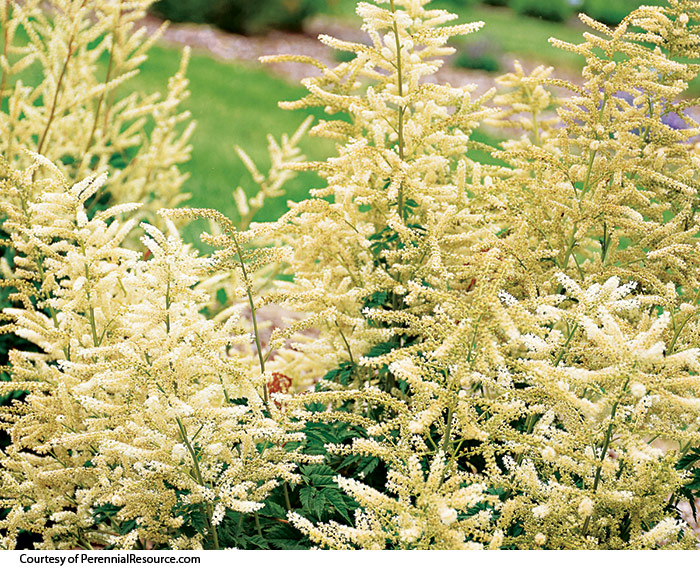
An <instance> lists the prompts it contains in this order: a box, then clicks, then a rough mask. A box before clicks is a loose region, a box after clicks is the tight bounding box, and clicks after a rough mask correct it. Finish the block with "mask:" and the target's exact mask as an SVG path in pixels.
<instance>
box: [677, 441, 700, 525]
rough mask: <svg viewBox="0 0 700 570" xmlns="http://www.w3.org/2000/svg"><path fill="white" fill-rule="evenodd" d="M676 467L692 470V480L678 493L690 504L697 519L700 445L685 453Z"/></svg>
mask: <svg viewBox="0 0 700 570" xmlns="http://www.w3.org/2000/svg"><path fill="white" fill-rule="evenodd" d="M676 469H678V470H687V471H689V472H690V480H689V481H686V483H685V484H684V485H683V486H682V487H681V488H680V490H679V491H678V494H679V495H680V497H681V498H682V499H684V500H686V501H688V504H690V508H691V510H692V512H693V518H695V520H697V516H698V513H697V507H696V505H695V502H696V501H697V500H698V499H700V447H694V448H692V449H690V450H688V452H687V453H686V454H685V455H683V456H682V457H681V458H680V459H679V460H678V462H677V463H676Z"/></svg>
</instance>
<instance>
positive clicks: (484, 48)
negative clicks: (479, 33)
mask: <svg viewBox="0 0 700 570" xmlns="http://www.w3.org/2000/svg"><path fill="white" fill-rule="evenodd" d="M501 51H502V50H501V48H500V46H499V45H498V42H497V41H496V40H495V39H494V38H492V37H488V36H484V37H483V38H477V39H476V40H470V41H465V42H462V44H461V45H459V46H458V47H457V53H456V55H455V56H454V59H453V60H452V63H453V64H454V65H456V66H457V67H462V68H464V69H480V70H482V71H489V72H496V71H498V70H499V69H500V68H501V64H500V61H499V56H498V54H499V53H500V52H501Z"/></svg>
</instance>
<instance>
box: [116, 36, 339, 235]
mask: <svg viewBox="0 0 700 570" xmlns="http://www.w3.org/2000/svg"><path fill="white" fill-rule="evenodd" d="M179 58H180V50H179V49H177V48H173V47H166V46H160V45H159V46H155V47H154V48H153V49H152V50H151V52H150V54H149V59H148V61H147V62H146V63H145V64H144V65H143V66H142V71H141V73H140V74H139V76H137V77H136V78H135V79H134V80H132V81H131V82H130V83H129V84H130V87H129V88H130V89H144V90H149V91H154V90H159V89H161V90H162V89H164V87H165V86H166V85H167V80H168V77H170V76H171V75H172V74H173V73H175V71H176V70H177V67H178V64H179ZM187 76H188V78H189V80H190V92H191V96H190V98H189V99H188V100H187V101H186V102H185V108H187V109H188V110H190V111H191V112H192V117H193V118H194V119H195V120H196V121H197V128H196V130H195V133H194V136H193V137H192V141H191V142H192V146H193V150H192V159H191V161H190V162H189V163H188V164H187V165H185V170H186V171H188V172H189V173H190V179H189V180H188V181H187V182H186V184H185V191H187V192H189V193H191V194H192V200H191V203H192V204H193V205H196V206H198V207H206V208H216V209H217V210H220V211H221V212H223V213H225V214H226V215H227V216H229V217H231V218H233V219H235V218H236V217H237V211H236V207H235V205H234V202H233V199H232V197H231V194H232V193H233V191H234V190H235V189H236V188H237V187H238V186H243V188H244V190H246V191H247V192H248V193H253V192H254V191H256V188H255V187H254V184H253V181H252V179H251V177H250V175H249V174H248V171H247V170H246V169H245V167H244V166H243V163H242V162H241V161H240V159H239V158H238V155H236V153H235V151H234V146H235V145H239V146H241V147H242V148H243V149H244V150H245V151H246V152H247V153H248V154H249V155H250V156H251V157H252V158H253V160H254V161H255V162H256V164H258V166H259V168H260V169H261V171H263V172H264V169H266V168H267V166H268V165H269V160H268V158H267V141H266V137H267V134H268V133H271V134H272V135H273V136H275V137H277V138H279V136H280V135H281V134H283V133H290V134H291V133H292V132H294V131H295V130H296V128H297V127H298V126H299V124H300V123H301V122H302V121H303V120H304V119H305V118H306V117H307V116H308V115H309V114H310V113H309V112H307V111H284V110H282V109H279V108H278V106H277V102H278V101H280V100H290V99H296V98H298V97H300V96H302V95H303V94H304V93H305V92H306V91H305V89H304V88H303V87H301V86H296V85H292V84H290V83H289V82H287V81H285V80H283V79H281V78H278V77H275V76H272V75H270V74H269V73H267V72H266V71H265V70H264V69H261V68H259V67H257V66H255V67H254V66H245V65H241V64H232V63H227V62H222V61H218V60H215V59H212V58H211V57H209V56H208V55H207V54H202V53H193V55H192V60H191V62H190V67H189V70H188V73H187ZM313 114H315V115H316V116H321V115H322V111H314V113H313ZM303 148H304V151H305V152H306V153H307V156H312V157H319V156H322V155H324V154H327V153H328V152H330V151H331V150H332V145H330V143H328V142H327V141H322V140H319V139H312V138H309V137H307V139H306V140H305V141H304V144H303ZM320 183H321V181H320V180H319V179H318V177H316V176H315V175H314V174H313V173H302V174H300V175H299V176H298V177H297V178H296V179H295V180H293V181H292V182H290V183H289V185H288V191H289V192H288V195H287V196H286V197H283V198H279V199H276V200H273V201H271V203H270V204H268V205H267V207H266V208H265V209H264V211H263V212H262V215H261V216H260V219H261V220H263V219H264V220H271V219H276V218H278V217H279V215H280V214H281V213H283V212H284V211H285V209H286V201H287V200H288V199H292V200H299V199H302V198H304V197H305V196H307V192H308V189H309V188H313V187H315V186H317V185H318V184H320ZM200 227H201V226H200V225H197V224H195V226H194V228H191V229H190V231H188V232H187V233H186V237H187V238H192V237H195V236H196V234H197V233H198V229H199V228H200Z"/></svg>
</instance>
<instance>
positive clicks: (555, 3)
mask: <svg viewBox="0 0 700 570" xmlns="http://www.w3.org/2000/svg"><path fill="white" fill-rule="evenodd" d="M510 6H511V8H513V10H515V12H517V13H518V14H522V15H524V16H532V17H535V18H542V19H544V20H551V21H553V22H564V21H566V20H568V19H569V18H570V17H571V16H572V15H573V14H574V11H575V10H574V7H573V6H572V5H571V3H570V2H569V0H511V2H510Z"/></svg>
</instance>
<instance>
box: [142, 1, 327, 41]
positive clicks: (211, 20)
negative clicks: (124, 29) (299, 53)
mask: <svg viewBox="0 0 700 570" xmlns="http://www.w3.org/2000/svg"><path fill="white" fill-rule="evenodd" d="M325 4H326V2H324V1H322V0H258V1H257V2H251V1H250V0H160V1H159V2H157V3H156V4H155V6H154V8H153V9H154V11H155V12H156V13H157V14H158V15H159V16H162V17H163V18H167V19H169V20H173V21H175V22H196V23H207V24H214V25H215V26H218V27H220V28H221V29H223V30H226V31H228V32H234V33H237V34H257V33H261V32H264V31H266V30H269V29H285V30H300V29H301V26H302V24H303V22H304V20H305V19H306V18H308V17H309V16H312V15H314V14H315V13H317V12H318V11H319V10H320V9H321V8H323V7H324V6H325Z"/></svg>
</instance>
